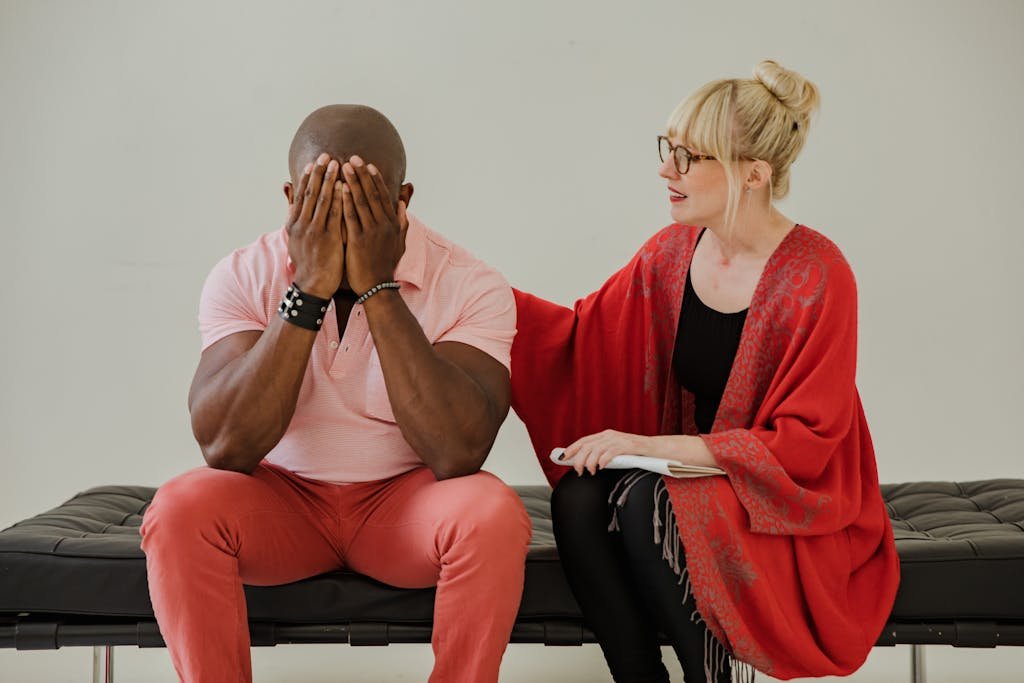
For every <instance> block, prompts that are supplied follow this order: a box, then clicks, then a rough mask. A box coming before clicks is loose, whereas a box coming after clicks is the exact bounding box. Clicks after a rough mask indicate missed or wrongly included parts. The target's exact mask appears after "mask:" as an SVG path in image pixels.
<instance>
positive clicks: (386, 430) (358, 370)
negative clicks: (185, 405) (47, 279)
mask: <svg viewBox="0 0 1024 683" xmlns="http://www.w3.org/2000/svg"><path fill="white" fill-rule="evenodd" d="M406 239H407V241H406V248H405V254H404V255H403V256H402V260H401V261H400V262H399V264H398V268H397V269H396V272H395V279H396V280H397V281H398V282H399V283H401V285H402V288H401V289H400V290H399V294H400V295H401V297H402V299H403V300H404V301H405V303H406V305H407V306H408V307H409V310H410V311H411V312H412V314H413V315H414V316H415V317H416V319H417V320H418V321H419V323H420V326H421V327H422V328H423V332H424V333H425V334H426V336H427V339H429V340H430V342H431V343H437V342H445V341H456V342H461V343H463V344H469V345H470V346H475V347H476V348H478V349H480V350H481V351H483V352H485V353H487V354H489V355H490V356H492V357H494V358H495V359H497V360H498V361H500V362H501V364H502V365H504V366H505V367H506V368H508V367H509V365H510V351H511V348H512V338H513V337H514V336H515V326H516V306H515V299H514V298H513V296H512V290H511V288H510V287H509V285H508V282H506V280H505V278H504V277H502V275H501V274H500V273H498V271H496V270H494V269H493V268H491V267H490V266H488V265H487V264H485V263H484V262H483V261H480V260H479V259H477V258H476V257H474V256H473V255H472V254H470V253H469V252H468V251H466V250H465V249H463V248H461V247H459V246H457V245H456V244H454V243H452V242H451V241H449V240H447V239H445V238H444V237H442V236H441V235H439V234H437V233H436V232H434V231H433V230H430V229H429V228H427V227H426V226H425V225H423V223H421V222H420V221H419V220H418V219H416V217H415V216H413V215H411V214H410V215H409V232H408V235H407V238H406ZM294 272H295V271H294V265H292V263H291V259H289V257H288V234H287V232H286V231H285V229H284V228H282V229H280V230H277V231H274V232H271V233H267V234H265V235H263V236H262V237H260V238H259V239H258V240H256V241H255V242H253V243H252V244H250V245H248V246H245V247H242V248H241V249H236V250H235V251H234V252H232V253H231V254H228V255H227V256H226V257H224V258H223V259H221V260H220V262H218V263H217V265H215V266H214V267H213V270H212V271H211V272H210V275H209V276H208V277H207V279H206V283H205V284H204V285H203V291H202V295H201V296H200V301H199V332H200V334H201V335H202V348H203V349H204V350H205V349H206V348H207V347H209V346H210V345H211V344H213V343H214V342H216V341H218V340H220V339H223V338H224V337H226V336H228V335H230V334H235V333H237V332H242V331H245V330H265V329H266V328H267V326H268V325H269V324H270V321H271V320H272V319H273V317H274V316H276V315H277V306H278V304H279V303H280V302H281V298H282V297H283V295H284V292H285V290H286V289H287V288H288V285H289V284H291V281H292V277H293V275H294ZM266 459H267V461H269V462H272V463H274V464H276V465H280V466H282V467H285V468H287V469H289V470H291V471H292V472H295V473H296V474H298V475H300V476H303V477H308V478H310V479H317V480H321V481H328V482H332V483H335V484H345V483H354V482H362V481H373V480H376V479H384V478H387V477H393V476H396V475H399V474H402V473H403V472H407V471H409V470H411V469H413V468H414V467H420V466H422V465H423V461H421V460H420V459H419V457H418V456H417V455H416V453H415V452H414V451H413V450H412V448H411V447H410V446H409V444H408V443H407V442H406V441H405V439H404V438H403V437H402V433H401V431H399V428H398V425H397V424H396V423H395V416H394V413H393V412H392V411H391V404H390V402H389V400H388V393H387V387H386V386H385V385H384V375H383V374H382V372H381V367H380V358H379V357H378V356H377V350H376V348H375V347H374V345H373V337H372V336H371V334H370V328H369V326H368V325H367V323H366V316H365V314H364V313H363V307H362V306H354V307H353V308H352V313H351V315H350V316H349V321H348V326H347V327H346V328H345V335H344V337H339V336H338V322H337V318H336V316H335V314H334V306H333V304H332V306H331V311H330V314H329V315H328V316H326V318H325V320H324V325H323V327H322V328H321V330H320V332H319V334H317V336H316V340H315V341H314V342H313V351H312V355H311V356H310V361H309V365H308V366H307V367H306V375H305V377H304V378H303V380H302V388H301V390H300V391H299V399H298V403H297V405H296V406H295V416H294V417H293V418H292V421H291V423H290V424H289V425H288V429H287V430H286V431H285V433H284V436H283V437H282V438H281V441H280V442H279V443H278V444H277V445H276V446H274V448H273V450H271V451H270V453H268V454H267V456H266Z"/></svg>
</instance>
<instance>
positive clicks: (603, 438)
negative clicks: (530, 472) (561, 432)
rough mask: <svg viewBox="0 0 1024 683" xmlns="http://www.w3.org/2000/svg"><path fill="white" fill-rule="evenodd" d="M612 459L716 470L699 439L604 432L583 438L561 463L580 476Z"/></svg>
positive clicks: (713, 462)
mask: <svg viewBox="0 0 1024 683" xmlns="http://www.w3.org/2000/svg"><path fill="white" fill-rule="evenodd" d="M616 455H642V456H646V457H648V458H665V459H667V460H675V461H676V462H679V463H682V464H684V465H700V466H701V467H719V466H720V465H719V464H718V462H717V461H716V460H715V456H714V455H713V454H712V453H711V451H710V450H709V449H708V447H707V445H706V444H705V443H704V439H702V438H700V437H699V436H687V435H685V434H666V435H664V436H641V435H639V434H627V433H625V432H617V431H615V430H614V429H606V430H604V431H603V432H598V433H597V434H591V435H590V436H585V437H583V438H582V439H579V440H578V441H576V442H574V443H573V444H572V445H571V446H569V447H568V448H566V449H565V455H564V456H562V459H563V460H568V461H571V462H570V465H571V466H572V468H573V469H575V470H576V473H577V474H578V475H580V476H583V470H584V469H587V470H589V471H590V473H591V474H597V470H600V469H604V467H605V465H607V464H608V463H609V462H611V460H612V458H614V457H615V456H616Z"/></svg>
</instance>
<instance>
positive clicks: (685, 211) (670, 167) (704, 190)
mask: <svg viewBox="0 0 1024 683" xmlns="http://www.w3.org/2000/svg"><path fill="white" fill-rule="evenodd" d="M669 141H670V142H671V143H672V144H673V145H682V141H681V140H679V139H678V138H669ZM682 146H683V147H686V150H687V151H688V152H690V154H691V155H697V154H707V152H706V151H705V150H701V149H693V148H691V147H689V146H687V145H682ZM684 167H685V166H684ZM658 175H659V176H661V177H662V178H664V179H665V180H667V181H668V189H667V192H668V200H669V207H670V208H669V212H670V213H671V215H672V221H673V222H674V223H679V224H681V225H721V223H722V221H723V219H724V216H725V206H726V203H727V201H728V197H729V183H728V179H727V178H726V177H725V169H724V168H723V167H722V164H721V163H719V162H718V161H715V160H710V159H700V160H698V159H693V160H692V161H691V162H690V170H689V171H687V172H686V174H685V175H682V174H680V173H679V171H678V170H677V169H676V166H675V161H674V160H673V157H672V155H667V156H666V159H665V161H663V162H662V164H661V168H659V169H658Z"/></svg>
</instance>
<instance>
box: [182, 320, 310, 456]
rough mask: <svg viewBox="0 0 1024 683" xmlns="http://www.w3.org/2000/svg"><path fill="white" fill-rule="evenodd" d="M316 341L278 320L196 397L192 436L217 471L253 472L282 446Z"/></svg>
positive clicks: (192, 401) (192, 399)
mask: <svg viewBox="0 0 1024 683" xmlns="http://www.w3.org/2000/svg"><path fill="white" fill-rule="evenodd" d="M315 338H316V333H315V332H313V331H311V330H306V329H303V328H301V327H298V326H297V325H292V324H290V323H287V322H285V321H283V320H281V319H280V318H278V317H276V316H275V317H274V318H273V319H272V320H271V322H270V325H269V326H268V327H267V329H266V330H265V331H264V332H263V334H262V335H260V338H259V340H257V342H256V344H255V345H254V346H253V347H252V348H251V349H249V350H248V351H246V352H245V353H242V354H241V355H239V356H238V357H237V358H235V359H234V360H232V361H231V362H230V363H228V364H227V365H226V366H224V367H223V368H221V369H220V370H219V371H218V372H217V373H216V374H215V375H213V376H212V377H211V378H209V380H207V381H206V382H204V383H203V386H202V389H201V390H199V391H197V392H195V393H194V394H193V395H192V396H190V402H189V410H190V412H191V415H192V430H193V432H194V434H195V436H196V440H197V441H198V442H199V445H200V447H201V448H202V451H203V456H204V457H205V458H206V461H207V463H208V464H209V465H210V466H211V467H216V468H218V469H230V470H236V471H239V472H251V471H252V470H254V469H255V468H256V465H258V464H259V462H260V460H262V459H263V456H265V455H266V454H267V453H268V452H269V451H270V449H272V448H273V447H274V446H275V445H276V444H277V442H278V441H280V439H281V436H282V435H283V434H284V432H285V430H286V429H287V427H288V423H289V422H290V421H291V419H292V415H293V414H294V412H295V404H296V401H297V400H298V396H299V389H300V388H301V387H302V378H303V376H304V375H305V371H306V366H307V364H308V363H309V356H310V351H311V349H312V347H313V340H314V339H315Z"/></svg>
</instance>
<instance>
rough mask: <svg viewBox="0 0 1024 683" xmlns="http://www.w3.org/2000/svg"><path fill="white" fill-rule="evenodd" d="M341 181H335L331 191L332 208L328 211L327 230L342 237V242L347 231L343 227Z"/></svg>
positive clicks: (334, 235)
mask: <svg viewBox="0 0 1024 683" xmlns="http://www.w3.org/2000/svg"><path fill="white" fill-rule="evenodd" d="M341 194H342V193H341V181H340V180H335V181H334V188H333V189H332V191H331V208H330V209H329V210H328V211H327V232H328V233H330V234H331V235H332V236H333V237H340V238H341V241H342V244H344V242H345V233H344V231H343V230H342V227H341V212H342V201H341Z"/></svg>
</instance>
